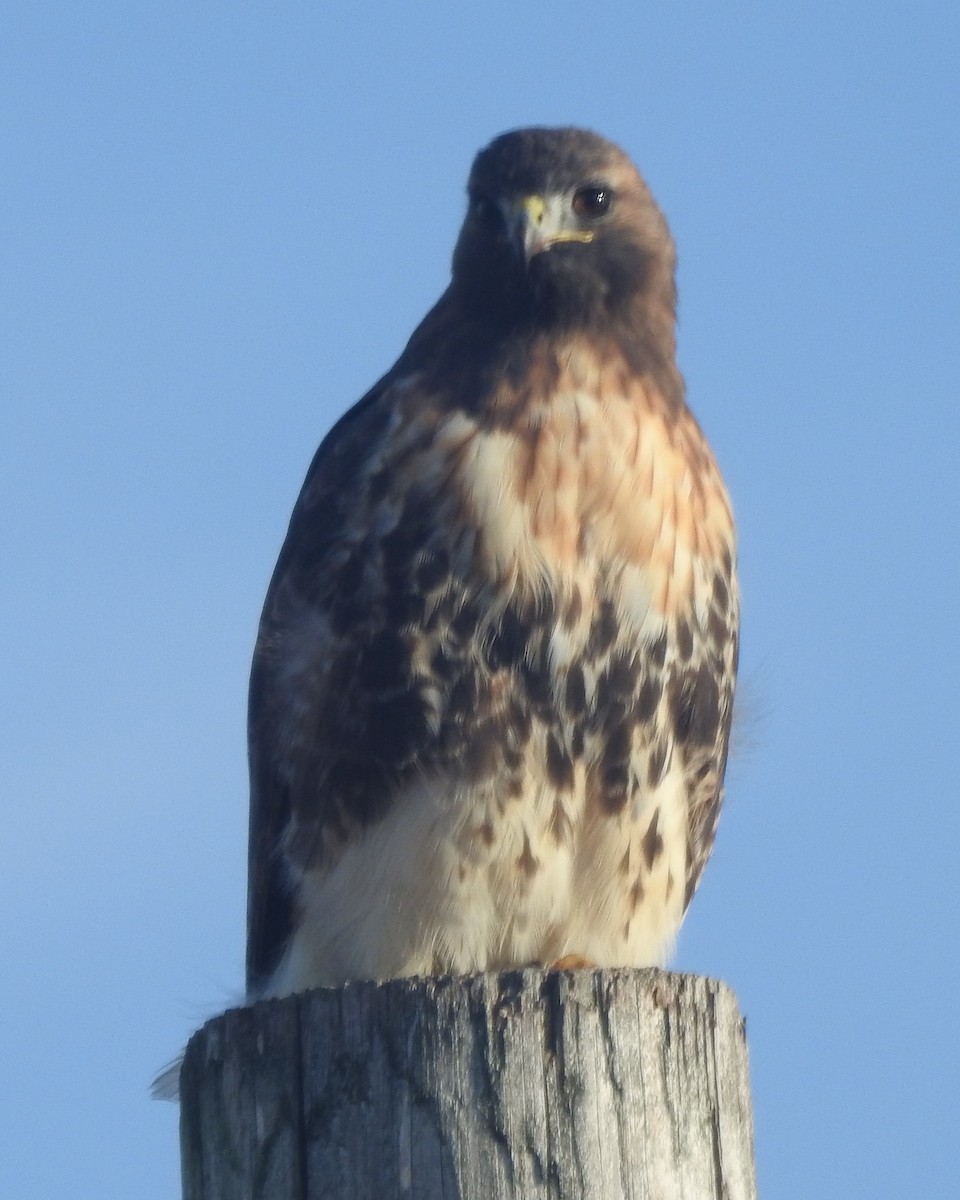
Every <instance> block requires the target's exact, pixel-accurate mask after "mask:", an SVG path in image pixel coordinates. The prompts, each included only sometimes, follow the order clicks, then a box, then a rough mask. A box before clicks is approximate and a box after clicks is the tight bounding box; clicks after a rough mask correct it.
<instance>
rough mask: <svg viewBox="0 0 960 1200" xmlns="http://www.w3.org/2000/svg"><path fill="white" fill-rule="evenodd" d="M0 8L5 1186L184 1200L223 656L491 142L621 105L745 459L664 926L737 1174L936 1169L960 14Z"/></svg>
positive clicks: (959, 1087)
mask: <svg viewBox="0 0 960 1200" xmlns="http://www.w3.org/2000/svg"><path fill="white" fill-rule="evenodd" d="M4 26H5V29H4V35H3V39H2V44H0V171H2V179H3V184H2V187H0V346H2V349H0V541H2V554H3V571H2V574H0V655H2V662H3V669H2V673H0V712H2V714H3V724H2V732H0V756H2V757H0V764H2V777H3V779H4V781H5V793H6V795H5V797H4V800H3V810H2V811H3V831H4V832H3V837H2V839H0V962H2V963H3V974H4V986H3V988H2V996H3V999H2V1021H0V1075H2V1078H3V1081H4V1085H3V1088H2V1091H0V1143H2V1145H3V1149H2V1151H0V1194H2V1195H4V1196H11V1197H13V1196H15V1197H17V1198H18V1200H34V1198H36V1200H41V1198H43V1200H47V1198H49V1197H53V1196H60V1195H68V1194H69V1195H81V1196H85V1195H90V1196H94V1195H95V1196H98V1197H102V1198H106V1200H110V1198H113V1197H123V1198H129V1197H132V1196H136V1197H138V1200H154V1198H156V1200H160V1198H163V1200H169V1198H170V1197H172V1196H177V1195H179V1177H178V1148H177V1126H176V1120H177V1117H176V1110H175V1108H174V1107H173V1106H172V1105H162V1104H157V1103H154V1102H151V1101H150V1100H149V1099H148V1098H147V1085H148V1083H149V1080H150V1077H151V1075H152V1074H153V1072H154V1071H155V1069H156V1068H157V1067H158V1066H160V1065H161V1064H162V1063H163V1062H164V1061H165V1060H166V1059H167V1058H168V1057H169V1056H170V1055H171V1054H172V1053H173V1052H174V1051H175V1050H176V1049H177V1048H178V1046H179V1045H180V1044H181V1043H182V1042H183V1041H184V1039H185V1038H186V1036H187V1035H188V1034H189V1032H190V1031H191V1030H192V1028H193V1027H195V1026H196V1025H197V1024H199V1023H200V1022H201V1021H202V1020H203V1019H204V1018H205V1017H206V1016H208V1015H212V1014H213V1013H214V1012H216V1011H217V1010H219V1009H220V1008H222V1007H224V1006H225V1005H227V1004H228V1003H231V1002H233V1001H234V1000H235V999H236V998H237V997H238V995H239V989H240V986H241V979H242V972H243V936H244V934H243V924H244V903H245V900H244V896H245V878H244V870H245V862H244V859H245V839H246V765H245V745H244V737H245V734H244V721H245V689H246V680H247V672H248V668H249V660H250V653H251V648H252V644H253V638H254V634H255V629H256V624H257V620H258V617H259V611H260V605H261V603H262V599H263V594H264V591H265V588H266V584H267V581H268V578H269V575H270V572H271V570H272V568H273V564H274V561H275V557H276V554H277V551H278V549H279V546H280V542H281V540H282V537H283V533H284V530H285V527H286V522H287V519H288V517H289V513H290V509H291V507H292V504H293V501H294V499H295V497H296V493H297V491H298V489H299V486H300V483H301V480H302V476H303V473H304V471H305V469H306V466H307V464H308V462H309V460H310V457H311V456H312V453H313V451H314V449H315V447H316V445H317V444H318V443H319V441H320V439H321V437H322V436H323V434H324V432H325V431H326V429H327V428H328V427H329V425H330V424H331V423H332V422H333V420H334V419H335V417H336V416H337V415H338V414H339V413H340V412H341V411H342V410H343V409H344V408H346V407H347V406H348V405H349V404H350V403H352V402H353V401H354V400H355V399H356V398H358V397H359V396H360V394H361V393H362V392H363V391H364V390H365V389H366V387H367V386H368V385H369V384H370V383H372V382H373V381H374V380H375V379H376V378H377V377H378V376H379V375H380V373H381V372H382V371H383V370H384V369H385V368H386V367H388V366H389V365H390V363H391V362H392V360H393V359H394V358H395V356H396V355H397V353H398V352H399V351H400V349H401V348H402V346H403V344H404V341H405V339H406V337H407V336H408V334H409V333H410V331H411V330H412V329H413V327H414V325H415V324H416V322H417V321H418V320H419V318H420V317H421V316H422V314H423V313H424V311H425V310H426V308H427V307H428V306H429V305H430V304H431V303H432V301H433V300H434V299H435V298H436V296H437V295H438V294H439V292H440V291H441V290H442V288H443V286H444V283H445V280H446V278H447V273H448V263H449V255H450V251H451V248H452V244H453V239H454V237H455V234H456V230H457V227H458V224H459V221H460V218H461V215H462V211H463V183H464V180H465V176H466V172H467V169H468V166H469V163H470V160H471V157H472V155H473V153H474V152H475V150H476V149H477V148H478V147H479V146H480V145H482V144H483V143H484V142H486V141H487V140H488V139H489V138H490V137H491V136H493V135H494V134H496V133H498V132H500V131H502V130H503V129H507V128H511V127H514V126H517V125H523V124H529V123H544V124H562V123H574V124H581V125H586V126H589V127H593V128H595V129H597V130H598V131H600V132H602V133H604V134H606V135H607V136H609V137H611V138H613V139H614V140H616V141H618V142H620V143H621V144H622V145H623V146H624V147H625V148H626V149H627V150H628V151H629V152H630V153H631V155H632V156H633V157H634V158H635V160H636V161H637V162H638V164H639V165H640V167H641V169H642V170H643V171H644V173H645V175H646V176H647V178H648V180H649V182H650V184H651V186H652V187H653V189H654V192H655V194H656V195H657V197H658V199H659V201H660V203H661V205H662V206H663V208H664V209H665V211H666V213H667V215H668V218H669V220H670V223H671V226H672V228H673V231H674V234H675V236H676V240H677V243H678V246H679V255H680V269H679V286H680V358H681V365H682V367H683V370H684V373H685V375H686V378H687V382H688V387H689V395H690V400H691V404H692V406H693V407H694V409H695V411H696V412H697V414H698V416H699V417H700V419H701V422H702V424H703V425H704V427H705V428H706V430H707V432H708V434H709V436H710V438H711V441H712V442H713V445H714V447H715V450H716V452H717V456H718V458H719V459H720V462H721V465H722V467H723V469H724V472H725V474H726V477H727V480H728V483H729V485H730V488H731V491H732V493H733V497H734V501H735V506H736V510H737V514H738V519H739V527H740V538H741V572H742V583H743V591H744V637H743V658H742V679H743V687H742V695H743V706H742V707H743V719H742V721H741V725H740V729H739V731H738V743H737V746H738V748H737V751H736V753H735V756H734V759H733V762H732V765H731V769H730V773H729V789H728V803H727V808H726V812H725V816H724V819H723V821H722V822H721V829H720V835H719V839H718V844H717V849H716V853H715V856H714V859H713V861H712V862H711V865H710V867H709V869H708V871H707V875H706V879H705V882H704V884H703V887H702V888H701V890H700V892H699V894H698V896H697V899H696V902H695V903H694V905H693V908H692V910H691V914H690V917H689V919H688V921H687V923H686V925H685V927H684V930H683V932H682V935H681V939H680V944H679V950H678V957H677V962H676V965H677V966H678V967H679V968H681V969H684V970H691V971H698V972H703V973H708V974H713V975H718V976H720V977H722V978H723V979H725V980H727V981H728V982H729V983H730V984H731V985H732V986H733V987H734V989H735V990H736V992H737V994H738V996H739V999H740V1003H741V1006H742V1008H743V1011H744V1012H745V1014H746V1016H747V1021H748V1034H749V1040H750V1048H751V1055H752V1076H753V1089H754V1103H755V1120H756V1135H757V1158H758V1170H759V1181H760V1186H761V1191H762V1194H763V1196H764V1197H765V1200H785V1198H791V1200H792V1198H797V1200H800V1198H803V1200H808V1198H809V1197H818V1198H820V1200H827V1198H831V1197H845V1198H847V1197H851V1196H863V1197H870V1198H871V1200H872V1198H875V1197H887V1196H889V1197H901V1196H904V1195H921V1196H924V1197H940V1196H943V1197H954V1196H956V1195H960V1136H958V1128H960V1048H958V1042H960V1035H958V1032H957V1024H956V1018H955V1014H954V1012H953V1003H954V1001H955V997H956V995H957V991H958V985H960V970H958V967H960V955H958V938H957V925H958V921H957V913H958V907H960V882H958V872H957V870H956V865H955V864H956V848H957V845H958V840H960V816H958V813H960V794H958V782H957V769H956V763H957V749H958V737H957V732H958V731H957V726H958V720H957V718H958V679H960V652H958V640H957V635H956V621H957V607H958V596H960V485H958V479H957V472H958V470H960V462H958V460H960V418H958V405H957V379H958V377H960V349H958V346H960V336H958V326H960V288H958V278H960V236H958V214H960V137H958V134H960V84H958V78H960V69H958V66H957V64H958V62H960V9H958V8H957V6H956V5H955V4H954V3H952V2H946V0H944V2H941V3H923V2H922V0H920V2H915V3H913V4H906V3H873V4H869V5H868V4H851V3H843V2H842V0H841V2H836V0H835V2H834V3H831V4H827V3H820V2H817V0H813V2H811V3H808V4H805V5H802V6H799V5H787V4H781V3H778V2H774V3H769V4H764V5H760V4H747V3H743V2H737V0H733V2H732V3H727V4H722V5H721V4H706V3H703V4H692V3H684V2H682V0H681V2H673V3H669V4H668V3H651V4H627V3H611V4H605V5H604V4H601V5H592V6H589V5H588V6H584V5H582V4H569V3H564V2H560V0H558V2H557V3H554V4H551V5H545V4H544V5H525V6H520V5H515V4H509V5H508V4H503V3H500V2H499V0H493V2H491V3H487V4H484V5H479V4H472V3H468V4H461V5H456V6H454V5H442V4H438V3H421V4H404V3H399V2H398V3H394V4H389V5H388V4H386V3H380V4H379V6H378V5H377V4H374V5H372V6H369V7H367V8H364V9H363V10H360V9H358V8H357V6H355V5H338V4H327V5H319V4H307V3H300V4H292V3H276V4H271V5H265V4H254V3H250V4H243V5H236V4H234V5H227V4H207V3H201V4H190V5H187V4H183V3H177V2H171V3H168V4H165V5H163V6H155V5H145V4H140V3H130V2H128V3H124V4H120V3H117V2H116V0H113V2H104V3H100V4H97V5H90V4H83V3H78V4H69V5H68V4H64V3H44V2H43V0H37V2H36V3H31V4H29V5H28V4H25V3H21V4H19V5H16V6H14V10H13V11H12V12H9V13H8V14H7V15H6V17H5V20H4Z"/></svg>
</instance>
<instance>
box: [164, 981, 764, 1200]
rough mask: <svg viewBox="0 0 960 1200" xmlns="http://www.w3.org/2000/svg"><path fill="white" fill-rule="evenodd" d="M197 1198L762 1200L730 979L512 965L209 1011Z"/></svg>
mask: <svg viewBox="0 0 960 1200" xmlns="http://www.w3.org/2000/svg"><path fill="white" fill-rule="evenodd" d="M181 1104H182V1116H181V1146H182V1157H183V1181H184V1193H183V1195H184V1200H241V1198H242V1200H322V1198H325V1197H335V1198H336V1200H382V1198H384V1197H390V1198H393V1197H412V1198H414V1200H453V1198H456V1200H540V1198H544V1200H546V1198H547V1197H549V1198H550V1200H581V1198H584V1200H618V1198H619V1197H630V1198H631V1200H670V1198H672V1197H684V1198H685V1200H721V1198H722V1200H752V1198H754V1197H755V1196H756V1181H755V1175H754V1163H753V1122H752V1114H751V1105H750V1085H749V1078H748V1069H747V1047H746V1038H745V1034H744V1025H743V1021H742V1019H741V1017H740V1014H739V1012H738V1010H737V1004H736V1000H735V998H734V996H733V993H732V992H731V991H730V990H729V989H728V988H727V987H725V986H724V985H723V984H721V983H717V982H715V981H713V980H709V979H703V978H700V977H698V976H690V975H674V974H668V973H666V972H663V971H654V970H649V971H632V970H616V971H606V970H605V971H563V972H560V973H546V972H543V971H540V970H534V969H529V970H524V971H511V972H507V973H504V974H501V975H494V974H490V975H474V976H465V977H460V978H443V979H414V980H394V981H391V982H389V983H383V984H374V983H354V984H349V985H348V986H346V987H344V988H338V989H325V990H320V991H315V992H308V993H305V994H304V995H301V996H294V997H290V998H289V999H286V1000H273V1001H267V1002H266V1003H263V1004H260V1005H257V1006H256V1007H254V1008H249V1009H237V1010H235V1011H232V1012H227V1013H225V1014H224V1015H223V1016H221V1017H217V1018H216V1019H215V1020H213V1021H210V1022H209V1023H208V1024H207V1025H206V1026H205V1027H204V1028H203V1029H202V1030H200V1032H199V1033H197V1034H196V1035H195V1036H194V1037H193V1039H192V1040H191V1042H190V1045H189V1046H188V1048H187V1053H186V1057H185V1060H184V1064H183V1073H182V1076H181Z"/></svg>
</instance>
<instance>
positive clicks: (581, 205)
mask: <svg viewBox="0 0 960 1200" xmlns="http://www.w3.org/2000/svg"><path fill="white" fill-rule="evenodd" d="M612 204H613V189H612V188H608V187H604V185H603V184H601V183H590V184H587V186H586V187H582V188H579V189H578V190H577V191H576V192H574V194H573V211H574V212H575V213H576V214H577V216H578V217H587V218H591V219H596V218H597V217H602V216H605V215H606V214H607V213H608V212H609V211H610V206H611V205H612Z"/></svg>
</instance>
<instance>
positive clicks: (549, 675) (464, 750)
mask: <svg viewBox="0 0 960 1200" xmlns="http://www.w3.org/2000/svg"><path fill="white" fill-rule="evenodd" d="M468 190H469V207H468V211H467V215H466V219H465V221H464V225H463V230H462V232H461V234H460V238H459V240H458V242H457V246H456V250H455V252H454V257H453V273H452V279H451V282H450V286H449V288H448V289H447V291H446V292H445V293H444V295H443V296H442V297H441V299H440V300H439V302H438V303H437V304H436V306H435V307H434V308H433V310H432V311H431V312H430V313H429V314H428V315H427V317H426V319H425V320H424V321H423V323H422V324H421V325H420V326H419V328H418V329H417V330H416V331H415V333H414V334H413V336H412V338H411V339H410V342H409V344H408V345H407V347H406V349H405V350H404V352H403V353H402V355H401V356H400V359H399V360H398V362H397V363H396V365H395V366H394V367H393V368H392V369H391V370H390V371H389V372H388V373H387V374H386V375H385V376H384V378H383V379H381V380H380V382H379V383H377V384H376V385H375V386H374V387H373V389H372V390H371V391H370V392H368V393H367V395H366V396H364V398H363V399H362V400H361V401H360V402H359V403H358V404H357V405H356V406H355V407H354V408H352V409H351V410H350V411H349V412H348V413H347V414H346V415H345V416H344V417H342V418H341V420H340V421H339V422H338V423H337V425H336V426H335V427H334V428H333V430H332V431H331V432H330V434H329V435H328V436H327V438H326V439H325V441H324V442H323V444H322V446H321V447H320V449H319V451H318V452H317V455H316V457H315V459H314V461H313V464H312V466H311V467H310V471H309V474H308V475H307V479H306V482H305V484H304V486H303V490H302V492H301V494H300V498H299V500H298V502H297V506H296V509H295V510H294V513H293V518H292V520H291V522H290V529H289V532H288V534H287V538H286V541H285V543H284V546H283V549H282V551H281V554H280V559H279V562H278V564H277V568H276V571H275V574H274V576H273V580H272V582H271V584H270V588H269V592H268V594H267V598H266V604H265V607H264V611H263V618H262V621H261V625H260V633H259V637H258V639H257V646H256V654H255V658H254V663H253V673H252V679H251V687H250V762H251V775H252V796H251V810H250V863H249V868H250V877H249V910H248V918H249V924H248V946H247V983H248V988H249V994H250V997H251V999H253V998H257V997H259V996H263V995H283V994H286V993H290V992H295V991H299V990H301V989H304V988H308V987H312V986H316V985H334V984H341V983H343V982H344V981H346V980H349V979H358V978H373V979H383V978H388V977H393V976H404V975H418V974H435V973H446V972H465V971H475V970H484V969H496V968H502V967H507V966H519V965H523V964H528V963H543V964H546V965H552V964H556V963H558V962H560V961H579V962H589V963H593V964H596V965H599V966H644V965H650V964H654V963H659V962H661V961H662V960H663V959H664V957H665V955H666V954H667V953H668V952H669V950H670V947H671V944H672V942H673V939H674V936H675V934H676V932H677V930H678V928H679V926H680V922H681V921H682V919H683V915H684V912H685V910H686V908H687V905H688V904H689V902H690V898H691V896H692V895H693V892H694V890H695V888H696V886H697V882H698V880H699V879H700V875H701V872H702V870H703V867H704V864H705V862H706V860H707V857H708V856H709V854H710V850H711V847H712V845H713V839H714V832H715V829H716V824H717V817H718V813H719V810H720V802H721V793H722V785H723V775H724V767H725V763H726V757H727V742H728V736H729V730H730V717H731V709H732V704H733V692H734V679H735V674H736V664H737V637H738V593H737V582H736V578H735V568H734V562H735V545H734V526H733V518H732V515H731V510H730V504H729V501H728V498H727V493H726V491H725V489H724V485H723V483H722V481H721V478H720V474H719V472H718V470H717V467H716V465H715V463H714V459H713V456H712V455H711V452H710V449H709V447H708V446H707V444H706V442H705V440H704V437H703V434H702V433H701V431H700V429H699V427H698V425H697V423H696V421H695V420H694V418H693V416H692V415H691V413H690V411H689V409H688V408H687V407H686V404H685V403H684V394H683V381H682V379H681V376H680V374H679V372H678V370H677V367H676V365H675V361H674V324H675V288H674V249H673V244H672V241H671V238H670V234H669V231H668V229H667V226H666V223H665V221H664V219H663V216H662V215H661V213H660V211H659V209H658V208H657V206H656V204H655V203H654V201H653V199H652V197H651V195H650V192H649V191H648V189H647V187H646V185H645V184H644V182H643V180H642V179H641V178H640V176H639V174H638V173H637V171H636V169H635V168H634V167H633V166H632V164H631V163H630V161H629V160H628V159H627V157H626V156H625V155H624V154H623V153H622V152H621V151H620V150H619V149H617V147H616V146H614V145H612V144H611V143H610V142H608V141H605V140H604V139H602V138H600V137H597V136H596V135H594V134H592V133H587V132H584V131H581V130H577V129H523V130H519V131H516V132H513V133H507V134H504V135H503V136H502V137H499V138H497V139H496V140H495V141H493V142H492V143H491V144H490V145H489V146H487V147H486V149H484V150H483V151H482V152H481V153H480V154H479V155H478V157H477V159H476V161H475V162H474V165H473V169H472V172H471V174H470V180H469V189H468Z"/></svg>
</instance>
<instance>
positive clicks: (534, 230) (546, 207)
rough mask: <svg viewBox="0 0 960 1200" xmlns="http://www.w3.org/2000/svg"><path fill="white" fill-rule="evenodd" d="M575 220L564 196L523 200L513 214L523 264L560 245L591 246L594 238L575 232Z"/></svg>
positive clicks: (512, 228) (534, 197)
mask: <svg viewBox="0 0 960 1200" xmlns="http://www.w3.org/2000/svg"><path fill="white" fill-rule="evenodd" d="M574 220H575V218H574V216H573V214H572V212H571V211H570V208H569V206H568V205H565V204H564V202H563V198H562V197H561V196H521V197H520V199H519V200H518V201H517V202H516V204H515V205H514V206H513V211H512V212H511V214H510V228H511V230H512V233H513V240H514V244H515V245H516V247H517V250H518V252H519V253H520V254H522V256H523V258H524V261H525V262H530V260H531V259H532V258H533V257H534V255H536V254H540V253H541V251H543V250H549V249H550V247H551V246H556V245H557V244H558V243H559V242H592V241H593V234H592V233H591V232H590V231H589V230H586V229H576V228H574V227H573V222H574Z"/></svg>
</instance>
